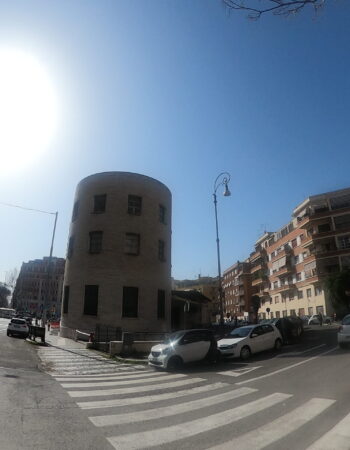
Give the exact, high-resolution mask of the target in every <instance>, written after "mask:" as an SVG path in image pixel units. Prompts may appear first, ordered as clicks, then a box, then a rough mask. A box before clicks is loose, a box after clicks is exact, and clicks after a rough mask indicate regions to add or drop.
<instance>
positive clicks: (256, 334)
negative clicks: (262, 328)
mask: <svg viewBox="0 0 350 450" xmlns="http://www.w3.org/2000/svg"><path fill="white" fill-rule="evenodd" d="M257 336H259V335H258V333H252V334H251V335H250V337H251V338H255V337H257Z"/></svg>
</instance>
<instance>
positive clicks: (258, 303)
mask: <svg viewBox="0 0 350 450" xmlns="http://www.w3.org/2000/svg"><path fill="white" fill-rule="evenodd" d="M250 304H251V306H252V308H253V313H254V322H255V323H258V312H259V309H260V306H261V300H260V297H259V296H258V295H253V296H252V298H251V300H250Z"/></svg>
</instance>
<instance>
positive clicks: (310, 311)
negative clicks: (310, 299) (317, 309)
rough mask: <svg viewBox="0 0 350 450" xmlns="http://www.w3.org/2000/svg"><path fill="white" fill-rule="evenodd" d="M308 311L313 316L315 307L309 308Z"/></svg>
mask: <svg viewBox="0 0 350 450" xmlns="http://www.w3.org/2000/svg"><path fill="white" fill-rule="evenodd" d="M307 311H308V313H309V316H312V315H313V313H314V307H313V306H309V307H308V309H307Z"/></svg>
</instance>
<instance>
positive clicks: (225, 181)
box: [214, 172, 231, 195]
mask: <svg viewBox="0 0 350 450" xmlns="http://www.w3.org/2000/svg"><path fill="white" fill-rule="evenodd" d="M220 178H221V180H220ZM230 180H231V175H230V174H229V173H228V172H221V173H220V174H219V175H218V176H217V177H216V179H215V182H214V195H215V194H216V191H217V190H218V188H219V187H220V186H227V185H228V183H229V182H230Z"/></svg>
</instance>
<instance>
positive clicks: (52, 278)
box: [12, 257, 65, 317]
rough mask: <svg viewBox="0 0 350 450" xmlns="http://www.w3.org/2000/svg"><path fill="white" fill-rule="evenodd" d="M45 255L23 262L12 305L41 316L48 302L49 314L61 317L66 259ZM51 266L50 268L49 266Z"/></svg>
mask: <svg viewBox="0 0 350 450" xmlns="http://www.w3.org/2000/svg"><path fill="white" fill-rule="evenodd" d="M49 261H50V258H48V257H44V258H43V259H35V260H33V261H28V262H26V263H23V264H22V267H21V270H20V273H19V275H18V278H17V281H16V287H15V290H14V293H13V297H12V306H13V308H16V309H17V310H18V311H24V312H28V313H31V314H34V315H36V316H41V314H42V311H43V306H44V303H45V302H46V305H47V311H48V316H54V317H57V316H58V317H59V316H60V312H61V298H62V286H63V276H64V267H65V259H64V258H55V257H53V258H52V260H51V264H50V265H49ZM49 266H50V268H49Z"/></svg>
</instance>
